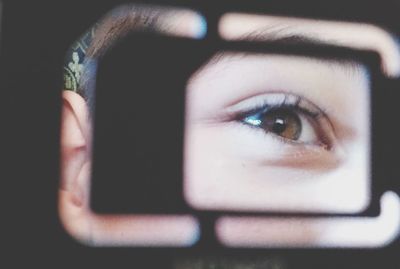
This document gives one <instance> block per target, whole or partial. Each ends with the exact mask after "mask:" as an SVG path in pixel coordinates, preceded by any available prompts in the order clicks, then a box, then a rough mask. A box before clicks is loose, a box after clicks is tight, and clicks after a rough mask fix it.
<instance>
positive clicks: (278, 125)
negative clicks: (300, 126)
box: [272, 118, 287, 134]
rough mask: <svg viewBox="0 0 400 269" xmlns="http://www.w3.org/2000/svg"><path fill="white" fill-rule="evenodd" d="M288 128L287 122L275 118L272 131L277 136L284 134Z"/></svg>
mask: <svg viewBox="0 0 400 269" xmlns="http://www.w3.org/2000/svg"><path fill="white" fill-rule="evenodd" d="M286 128H287V125H286V122H285V120H284V119H282V118H275V122H274V124H273V126H272V131H273V132H274V133H277V134H281V133H283V132H284V131H285V130H286Z"/></svg>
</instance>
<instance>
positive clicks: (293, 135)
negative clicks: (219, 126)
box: [241, 106, 324, 145]
mask: <svg viewBox="0 0 400 269" xmlns="http://www.w3.org/2000/svg"><path fill="white" fill-rule="evenodd" d="M314 117H315V116H312V115H307V113H306V112H303V111H302V109H300V108H296V107H291V106H286V107H278V108H270V107H266V108H263V109H260V110H259V111H255V112H251V113H249V114H247V116H245V117H244V118H242V120H241V121H242V122H243V123H245V124H246V125H250V126H252V127H256V128H259V129H261V130H263V131H264V132H265V133H267V134H273V135H276V136H279V137H282V138H284V139H287V140H290V141H296V142H299V143H307V144H318V145H322V144H324V141H322V140H321V139H320V134H319V130H318V129H319V127H318V122H317V121H316V119H315V118H314Z"/></svg>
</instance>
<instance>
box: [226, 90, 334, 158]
mask: <svg viewBox="0 0 400 269" xmlns="http://www.w3.org/2000/svg"><path fill="white" fill-rule="evenodd" d="M278 95H281V96H283V100H282V101H281V102H278V103H273V102H271V101H270V100H268V99H269V98H268V97H265V98H264V99H263V100H262V101H261V102H260V103H259V104H256V105H254V104H253V107H252V108H248V109H241V111H238V112H236V114H235V115H234V116H233V121H234V122H239V123H240V124H242V125H244V126H247V127H250V128H255V129H263V128H262V127H260V126H256V125H253V124H249V123H248V122H245V119H246V118H249V117H251V116H255V115H261V116H265V115H266V114H267V113H270V112H276V111H289V112H291V113H294V114H296V115H302V116H304V117H306V118H307V120H309V121H310V122H312V123H311V125H312V128H313V130H314V131H315V133H316V135H317V137H318V140H319V141H318V144H317V146H320V147H323V148H325V149H326V150H329V149H331V147H332V144H333V141H332V138H331V137H330V135H329V134H327V133H328V131H327V130H324V127H325V128H327V127H326V126H324V123H323V121H324V120H325V119H326V121H327V122H329V123H330V121H329V118H328V117H327V115H326V112H325V111H324V110H322V109H320V108H318V107H317V106H316V105H314V104H313V103H311V102H310V101H308V100H306V99H305V98H303V97H300V96H295V95H291V94H283V93H282V94H278ZM302 103H306V104H307V106H304V105H302ZM331 126H332V125H330V127H331ZM264 131H265V130H264ZM324 132H326V133H324ZM265 133H267V134H268V135H273V136H274V137H275V138H278V139H280V140H281V141H283V142H285V143H290V144H293V145H299V144H313V145H316V143H303V142H300V141H295V140H292V139H288V138H285V137H283V136H280V135H277V134H275V133H269V132H267V131H265Z"/></svg>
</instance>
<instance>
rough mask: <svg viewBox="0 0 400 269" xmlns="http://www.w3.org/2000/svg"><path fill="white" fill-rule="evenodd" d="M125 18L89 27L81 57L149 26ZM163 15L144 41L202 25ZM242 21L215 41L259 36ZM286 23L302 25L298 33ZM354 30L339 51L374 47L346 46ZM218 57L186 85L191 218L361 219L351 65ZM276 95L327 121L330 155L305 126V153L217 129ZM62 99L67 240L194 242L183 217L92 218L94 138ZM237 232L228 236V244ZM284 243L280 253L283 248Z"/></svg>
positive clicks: (360, 121)
mask: <svg viewBox="0 0 400 269" xmlns="http://www.w3.org/2000/svg"><path fill="white" fill-rule="evenodd" d="M126 10H127V11H126V12H125V13H122V15H121V16H122V17H115V16H114V17H113V16H107V17H106V18H105V19H104V21H103V22H102V23H101V24H100V25H99V27H98V31H97V33H96V35H95V40H94V41H93V44H92V45H91V48H89V50H88V54H89V56H90V57H91V58H94V59H96V58H97V57H100V56H101V55H102V54H103V53H104V52H105V51H106V50H107V48H108V47H109V46H110V45H111V44H112V43H113V42H114V41H115V40H117V39H118V38H121V37H123V36H124V35H125V34H126V33H127V32H129V31H131V30H132V31H135V30H142V29H148V27H150V26H149V25H150V24H146V23H144V22H145V21H147V20H143V19H146V18H148V16H150V15H149V14H150V13H149V12H148V10H147V11H146V10H145V9H140V8H132V7H130V9H126ZM172 14H173V16H171V13H170V12H165V13H164V12H156V14H152V15H151V16H150V17H152V20H155V21H156V23H152V24H151V27H154V29H152V30H155V31H159V32H162V33H166V34H168V35H176V36H188V37H191V38H198V37H199V33H200V32H201V28H202V27H204V25H203V22H202V21H201V20H199V19H198V17H196V16H193V13H188V12H181V13H180V12H173V13H172ZM124 18H129V19H127V20H124ZM137 18H142V19H139V20H137ZM193 18H194V19H193ZM243 22H248V23H243V24H242V23H240V24H239V26H240V25H242V26H243V28H241V27H237V26H236V27H231V26H232V25H231V26H230V25H229V23H228V24H226V25H225V26H224V23H223V21H221V24H220V32H221V36H223V37H225V38H227V39H235V36H236V38H238V37H241V36H243V35H246V34H248V33H250V32H254V31H257V30H260V28H262V29H265V27H266V26H268V25H266V24H265V21H264V22H262V23H261V24H260V21H259V20H258V19H257V20H256V19H254V18H250V19H248V20H247V21H245V20H244V21H243ZM272 23H273V24H274V25H278V26H279V28H290V27H293V22H292V21H290V20H286V19H282V18H280V19H279V20H277V21H274V20H272ZM303 23H304V22H303ZM295 24H296V25H297V26H300V24H299V23H298V22H295ZM249 25H250V26H249ZM312 25H314V26H315V25H318V29H320V32H318V34H317V35H315V33H314V32H312V31H310V29H311V28H310V26H312ZM352 25H353V24H352ZM304 26H307V27H304V28H302V27H298V28H296V31H295V32H296V34H297V35H306V36H308V37H310V36H311V37H313V38H317V39H323V40H330V41H331V40H335V39H334V37H335V36H336V35H337V33H338V32H341V31H340V29H341V28H340V27H339V28H337V27H336V28H335V27H334V26H335V25H328V26H327V25H326V24H325V23H324V22H321V21H318V22H317V21H313V20H309V21H308V22H307V23H305V24H304ZM224 27H225V28H224ZM324 27H325V28H324ZM267 28H268V27H267ZM199 29H200V30H199ZM224 29H225V30H224ZM227 29H230V33H231V34H232V29H237V31H238V32H237V33H235V32H234V31H233V34H236V35H233V36H232V35H230V36H229V35H227V33H228V32H227ZM292 29H294V28H292ZM352 29H353V31H347V32H346V33H347V34H342V36H341V38H340V39H339V41H338V42H340V44H341V45H345V46H349V47H354V48H363V47H364V45H365V44H376V43H377V41H376V40H377V37H380V36H379V35H378V36H376V35H375V36H374V35H373V37H374V38H372V39H371V38H370V39H368V38H367V39H365V40H364V41H363V42H362V43H361V44H359V43H357V42H355V40H356V39H357V34H359V33H360V29H361V28H360V27H357V24H354V28H352ZM363 29H364V28H363ZM368 29H370V30H371V28H368ZM368 29H367V30H366V31H367V32H368V31H369V30H368ZM279 32H280V34H282V33H283V32H282V31H279ZM290 34H293V33H290ZM272 37H273V38H276V32H274V33H273V35H271V32H268V31H263V39H262V40H268V38H270V39H271V38H272ZM384 39H385V38H383V39H382V38H380V39H379V38H378V40H380V41H382V40H384ZM384 41H387V40H386V39H385V40H384ZM382 42H383V41H382ZM383 43H384V42H383ZM389 43H390V42H389ZM389 43H387V42H386V43H384V44H389ZM392 45H393V44H392V43H390V44H389V45H387V46H389V47H390V46H392ZM383 47H385V46H383ZM386 48H387V47H386ZM377 49H378V50H379V49H380V48H377ZM218 58H219V60H218V61H210V63H209V64H208V65H206V66H204V67H202V68H200V69H199V70H198V72H196V73H195V74H194V75H193V76H192V78H191V79H190V80H189V83H188V88H187V93H188V98H187V100H186V101H187V114H186V130H185V164H184V165H185V178H184V184H185V185H184V189H185V191H184V196H185V199H186V201H187V202H188V203H189V204H190V205H191V206H193V207H194V208H201V209H204V208H205V209H227V210H276V211H289V212H293V211H307V210H311V211H313V212H326V211H328V212H339V211H340V212H357V211H359V210H361V209H362V208H364V207H365V205H366V203H368V197H369V191H368V187H369V177H368V160H367V157H366V156H369V153H368V151H369V144H368V142H367V140H368V137H369V131H368V121H369V115H368V106H367V104H368V100H369V85H368V77H367V75H366V74H367V70H366V69H365V67H363V66H361V65H359V64H357V63H337V62H328V61H319V60H315V59H310V58H304V57H303V58H295V57H289V56H278V55H238V54H232V53H229V52H227V53H226V54H224V55H222V57H221V55H219V57H218ZM388 59H397V58H396V57H386V58H384V62H383V69H384V70H389V71H388V72H391V73H390V74H395V73H396V70H397V69H396V66H397V65H396V64H398V62H396V61H395V62H394V63H389V62H388V61H389V60H388ZM385 67H386V68H385ZM261 71H262V72H261ZM289 74H290V77H289ZM277 93H278V94H291V95H295V96H301V97H303V98H304V99H307V100H308V102H309V103H312V105H313V107H316V108H318V109H320V110H321V111H324V112H325V113H326V116H327V117H326V119H325V120H324V123H325V124H324V126H325V127H324V131H325V132H327V133H331V134H333V135H331V136H330V137H331V138H332V140H333V141H331V142H332V149H330V150H326V149H325V148H323V147H320V146H318V145H317V144H318V143H316V142H318V139H317V138H318V135H316V134H315V132H314V131H313V130H314V129H313V128H312V127H310V126H312V124H311V122H308V121H307V119H305V118H304V119H303V122H304V123H307V122H308V123H309V124H308V125H307V126H308V128H305V129H304V130H308V131H307V132H306V133H305V134H303V136H302V139H303V138H304V139H305V140H306V141H308V142H315V143H314V144H313V143H311V145H302V144H300V143H297V144H293V143H288V142H289V141H284V140H282V139H277V137H274V136H273V135H271V134H268V133H265V132H263V131H262V130H257V129H254V128H250V127H249V126H246V125H244V124H242V123H240V122H237V121H234V120H232V119H230V120H227V117H226V115H232V114H234V113H235V112H237V109H238V108H241V107H243V106H245V107H248V106H250V105H251V104H253V105H254V103H257V102H260V100H262V101H265V100H270V99H271V96H272V95H271V94H277ZM82 95H84V94H82ZM62 98H63V114H62V117H63V120H62V130H61V131H62V132H61V133H62V134H61V155H62V156H61V159H62V163H61V167H62V171H61V184H60V195H59V212H60V219H61V222H62V223H63V225H64V227H65V228H66V230H67V231H68V232H69V233H70V234H71V235H72V236H73V237H74V238H76V239H78V240H79V241H81V242H83V243H85V244H89V245H92V246H93V245H95V246H101V245H148V244H149V242H151V243H150V244H152V245H167V246H168V245H176V246H187V245H190V244H192V243H193V242H195V240H196V236H197V235H198V226H197V225H198V223H197V220H196V219H195V218H194V217H192V216H187V215H182V216H163V215H156V216H148V215H135V216H132V215H112V216H111V215H96V214H94V213H93V212H92V211H91V210H90V208H89V205H88V201H89V190H90V172H91V171H90V169H91V159H90V156H91V154H90V153H91V148H90V145H91V140H92V137H91V136H92V132H91V131H92V130H91V120H90V117H89V112H88V111H89V109H88V107H87V103H86V101H85V99H84V98H83V97H82V96H81V95H80V94H78V93H75V92H70V91H64V92H63V95H62ZM254 98H255V99H254ZM355 102H356V104H355ZM328 123H329V124H328ZM329 128H330V129H329ZM346 179H351V180H350V181H349V180H346ZM354 190H356V191H354ZM341 197H343V199H342V198H341ZM327 198H329V199H327ZM297 227H298V229H300V231H303V233H302V232H300V233H299V234H301V237H302V238H301V240H302V242H307V241H309V242H316V241H318V239H319V238H320V235H321V234H323V231H324V227H321V226H319V227H318V229H315V228H314V227H313V225H308V224H307V225H303V226H301V225H298V226H297ZM272 228H273V227H272V226H271V229H272ZM317 230H318V232H317ZM239 232H240V231H237V230H236V231H235V234H238V233H239ZM270 232H273V231H272V230H271V231H270ZM285 240H286V239H285ZM287 240H289V243H290V238H289V239H287Z"/></svg>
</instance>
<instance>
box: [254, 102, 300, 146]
mask: <svg viewBox="0 0 400 269" xmlns="http://www.w3.org/2000/svg"><path fill="white" fill-rule="evenodd" d="M260 120H261V124H260V128H262V129H263V130H265V131H266V132H268V133H274V134H276V135H278V136H281V137H283V138H286V139H290V140H298V139H299V137H300V135H301V130H302V124H301V120H300V118H299V116H298V115H297V114H296V113H294V112H292V111H290V110H287V109H277V110H272V111H269V112H267V113H265V114H264V115H262V116H261V118H260Z"/></svg>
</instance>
